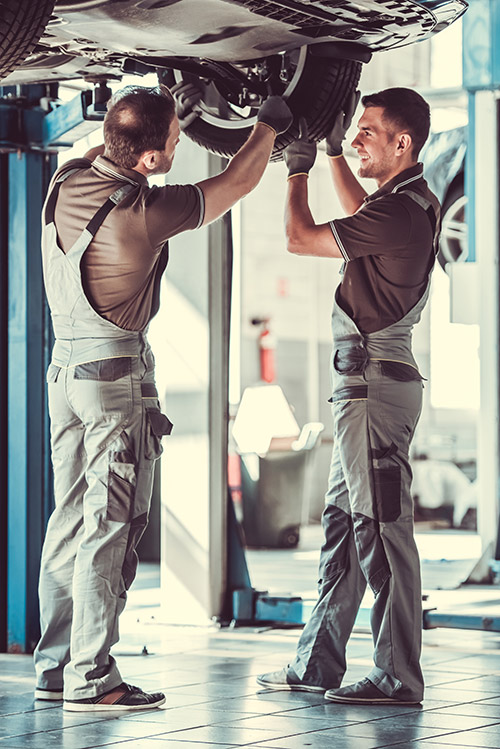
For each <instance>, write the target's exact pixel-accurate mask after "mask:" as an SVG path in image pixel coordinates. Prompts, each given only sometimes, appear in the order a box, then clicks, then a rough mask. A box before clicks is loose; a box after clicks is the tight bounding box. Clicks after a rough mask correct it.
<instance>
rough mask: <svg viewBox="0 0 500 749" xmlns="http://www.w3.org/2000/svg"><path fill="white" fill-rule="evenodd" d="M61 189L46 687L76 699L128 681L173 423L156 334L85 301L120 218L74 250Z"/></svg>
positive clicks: (55, 253) (41, 660)
mask: <svg viewBox="0 0 500 749" xmlns="http://www.w3.org/2000/svg"><path fill="white" fill-rule="evenodd" d="M75 171H77V170H71V171H69V172H67V173H65V174H63V175H62V176H60V177H59V179H58V180H57V181H56V183H55V185H54V186H53V188H52V190H51V192H50V194H49V196H48V198H47V201H46V205H45V209H44V222H43V224H44V226H43V239H42V248H43V266H44V278H45V288H46V293H47V299H48V302H49V306H50V310H51V314H52V322H53V326H54V333H55V345H54V349H53V353H52V361H51V364H50V367H49V370H48V373H47V381H48V399H49V414H50V421H51V449H52V462H53V468H54V493H55V510H54V512H53V514H52V515H51V517H50V520H49V523H48V527H47V533H46V537H45V542H44V546H43V552H42V561H41V570H40V585H39V594H40V619H41V639H40V642H39V643H38V646H37V648H36V651H35V668H36V673H37V686H38V687H42V688H45V689H50V690H60V689H62V688H63V684H64V697H65V698H66V699H83V698H87V697H93V696H96V695H99V694H101V693H102V692H105V691H107V690H109V689H113V688H114V687H115V686H117V685H118V684H120V683H121V681H122V677H121V676H120V673H119V672H118V669H117V667H116V663H115V661H114V659H113V658H112V657H111V656H110V654H109V651H110V648H111V646H112V645H113V644H114V643H116V642H117V641H118V617H119V615H120V613H121V612H122V610H123V608H124V606H125V601H126V595H127V594H126V591H127V589H128V588H129V587H130V584H131V583H132V580H133V579H134V576H135V571H136V566H137V554H136V552H135V547H136V545H137V542H138V541H139V539H140V537H141V535H142V532H143V531H144V528H145V526H146V524H147V518H148V511H149V503H150V497H151V489H152V478H153V467H154V462H155V460H156V459H157V458H158V457H159V455H160V453H161V444H160V440H161V436H162V435H163V434H168V433H169V431H170V429H171V424H170V422H169V421H168V419H167V418H166V417H165V416H164V415H163V414H161V412H160V410H159V404H158V394H157V391H156V386H155V381H154V360H153V356H152V353H151V350H150V347H149V344H148V342H147V340H146V336H145V331H140V332H137V331H127V330H123V329H121V328H119V327H118V326H116V325H114V324H113V323H111V322H108V321H107V320H105V319H104V318H102V317H101V316H100V315H99V314H98V313H97V312H96V311H95V310H94V309H93V307H92V306H91V305H90V303H89V302H88V300H87V297H86V295H85V292H84V289H83V285H82V278H81V273H80V263H81V260H82V257H83V254H84V252H85V250H86V249H87V247H88V246H89V244H90V242H91V241H92V239H93V237H94V235H95V233H96V232H97V230H98V229H99V227H100V226H101V224H102V222H103V221H104V219H105V217H106V216H107V215H108V213H109V212H110V210H112V209H113V207H114V206H115V205H116V204H117V203H119V202H120V201H121V200H122V199H123V198H124V197H125V196H126V195H127V193H128V192H129V191H130V190H131V189H133V185H132V184H129V183H130V180H128V179H127V180H126V183H125V178H124V180H123V181H124V185H123V187H120V188H119V189H118V190H117V191H116V192H115V193H113V195H111V196H110V198H108V200H107V201H106V202H105V204H104V205H103V206H102V207H101V209H100V210H99V211H97V213H96V214H95V216H94V217H93V218H92V220H91V221H90V222H89V224H88V225H87V227H86V228H85V230H84V231H83V232H82V234H81V235H80V237H79V238H78V239H77V241H76V242H75V244H74V245H73V246H72V247H71V249H70V250H69V251H68V252H67V254H64V252H63V251H62V250H61V249H60V247H59V245H58V240H57V232H56V227H55V225H54V209H55V204H56V200H57V196H58V192H59V187H60V185H61V183H62V182H63V181H64V179H66V178H68V177H71V174H73V173H74V172H75Z"/></svg>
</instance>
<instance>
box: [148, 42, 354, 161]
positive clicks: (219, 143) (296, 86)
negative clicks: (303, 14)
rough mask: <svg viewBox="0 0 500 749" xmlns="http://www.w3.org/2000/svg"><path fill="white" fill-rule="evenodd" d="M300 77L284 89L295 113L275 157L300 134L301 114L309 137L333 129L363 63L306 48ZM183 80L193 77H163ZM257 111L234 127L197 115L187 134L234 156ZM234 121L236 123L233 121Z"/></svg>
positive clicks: (211, 148) (318, 136)
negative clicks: (335, 57) (312, 51)
mask: <svg viewBox="0 0 500 749" xmlns="http://www.w3.org/2000/svg"><path fill="white" fill-rule="evenodd" d="M301 54H303V57H302V63H301V67H300V70H299V72H298V76H297V80H295V81H294V83H293V86H288V87H287V88H285V90H284V92H283V96H284V97H285V99H286V101H287V103H288V105H289V107H290V109H291V110H292V112H293V114H294V123H293V125H292V126H291V127H290V128H289V130H288V131H287V132H286V133H283V134H282V135H279V136H278V137H277V138H276V142H275V145H274V149H273V155H272V157H271V160H272V161H278V160H280V159H281V158H282V152H283V150H284V149H285V148H286V146H288V145H289V144H290V143H292V141H293V140H295V138H297V137H298V134H299V129H298V122H299V119H300V117H305V118H306V120H307V125H308V130H309V137H310V138H311V139H312V140H315V141H318V140H321V139H322V138H324V137H325V135H326V134H327V133H328V132H329V131H330V129H331V127H332V125H333V123H334V121H335V118H336V116H337V114H338V113H339V111H340V109H341V107H342V105H343V104H344V102H345V100H346V99H347V97H348V96H349V94H351V93H352V91H354V89H355V88H356V86H357V84H358V81H359V77H360V74H361V63H360V62H358V61H356V60H340V59H332V58H327V57H318V56H313V55H312V54H310V50H309V49H304V50H303V53H302V52H301ZM180 80H187V81H194V80H195V79H194V78H193V76H192V75H188V74H182V73H179V72H175V73H174V71H169V73H168V75H167V76H165V77H164V78H163V81H164V82H165V83H166V84H167V85H168V86H171V85H173V84H174V83H175V82H178V81H180ZM254 121H255V112H253V113H252V115H251V116H250V117H249V118H248V125H247V124H246V122H245V120H244V118H242V120H241V121H240V123H238V124H239V125H241V126H238V127H234V126H232V125H231V123H230V122H229V121H227V122H224V118H223V117H222V116H221V117H220V118H219V121H218V122H217V123H214V122H213V121H212V122H209V121H207V119H206V118H204V117H203V115H202V116H200V117H198V118H197V119H196V120H194V122H193V123H192V124H191V125H190V126H189V127H188V128H187V130H186V131H185V132H186V135H188V136H189V138H191V140H193V141H195V143H198V145H200V146H203V147H204V148H207V149H208V150H209V151H211V152H212V153H216V154H218V155H220V156H225V157H228V158H229V157H231V156H233V155H234V154H235V153H236V151H238V149H239V148H240V147H241V146H242V145H243V143H244V142H245V141H246V139H247V138H248V136H249V135H250V132H251V129H252V124H253V122H254ZM233 124H234V123H233Z"/></svg>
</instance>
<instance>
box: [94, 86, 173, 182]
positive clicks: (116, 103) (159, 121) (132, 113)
mask: <svg viewBox="0 0 500 749" xmlns="http://www.w3.org/2000/svg"><path fill="white" fill-rule="evenodd" d="M174 115H175V101H174V98H173V96H172V94H171V93H170V91H169V90H168V89H167V88H165V87H163V86H162V87H161V89H160V88H146V87H145V86H127V87H126V88H125V89H122V90H121V91H118V92H117V93H116V94H115V95H114V96H113V97H112V98H111V100H110V102H109V104H108V111H107V112H106V116H105V118H104V145H105V149H106V150H105V155H106V156H107V157H108V158H110V159H111V161H114V162H115V164H118V166H121V167H125V168H128V169H132V168H133V167H134V166H136V165H137V162H138V160H139V157H140V156H141V154H143V153H144V152H145V151H150V150H153V151H163V150H164V148H165V142H166V140H167V138H168V134H169V131H170V125H171V124H172V120H173V119H174Z"/></svg>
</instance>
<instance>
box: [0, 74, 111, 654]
mask: <svg viewBox="0 0 500 749" xmlns="http://www.w3.org/2000/svg"><path fill="white" fill-rule="evenodd" d="M55 93H56V91H55V90H54V85H53V84H51V85H37V86H21V87H19V88H16V89H12V88H11V87H10V88H9V89H6V88H1V87H0V97H3V98H1V99H0V151H1V152H2V154H1V155H0V170H1V175H0V176H1V177H2V180H1V186H0V211H1V216H0V218H1V219H2V221H1V226H0V249H1V253H2V274H1V277H2V280H1V281H0V316H1V317H0V320H1V324H2V327H1V337H0V374H3V375H4V377H3V382H4V383H7V388H5V387H4V388H3V394H2V399H1V400H0V415H1V416H2V420H1V424H0V434H1V441H2V458H1V460H5V462H6V465H5V466H2V468H5V470H4V471H2V481H3V482H4V486H3V487H2V488H3V489H5V490H6V491H2V495H1V496H2V499H1V501H0V526H1V527H0V652H1V651H4V650H8V651H10V652H22V653H26V652H31V651H32V650H33V648H34V646H35V644H36V642H37V639H38V636H39V625H38V595H37V585H38V570H39V561H40V551H41V546H42V541H43V536H44V532H45V526H46V523H47V520H48V517H49V514H50V511H51V509H52V504H53V500H52V497H53V492H52V472H51V464H50V449H49V441H50V438H49V420H48V413H47V404H46V385H45V372H46V370H47V366H48V363H49V358H50V353H51V349H52V327H51V324H50V316H49V312H48V308H47V305H46V302H45V295H44V290H43V279H42V263H41V253H40V240H41V212H42V206H43V201H44V197H45V194H46V190H47V187H48V184H49V181H50V178H51V176H52V174H53V173H54V171H55V169H56V167H57V149H58V148H61V147H68V146H70V145H72V144H73V143H74V141H75V140H76V139H77V138H79V137H82V135H84V134H87V133H88V132H90V131H91V130H93V129H95V128H96V127H99V126H100V124H101V122H102V119H103V108H104V103H103V102H102V101H100V102H99V106H98V107H97V109H99V110H100V111H97V109H96V108H95V107H94V106H93V102H92V93H91V92H84V93H82V94H81V95H79V96H78V97H76V98H75V100H73V101H72V102H70V103H69V105H68V108H67V109H66V108H65V106H64V105H63V106H61V107H56V108H53V109H52V111H49V110H48V109H47V107H46V106H43V107H42V106H41V103H42V102H43V101H46V100H47V98H49V99H51V98H53V96H54V94H55ZM89 93H90V97H89ZM75 102H76V103H75ZM78 113H79V114H78ZM5 390H6V394H5ZM5 425H6V426H5ZM5 456H7V457H6V458H5ZM5 477H7V478H5ZM4 497H6V499H7V501H6V502H5V501H4Z"/></svg>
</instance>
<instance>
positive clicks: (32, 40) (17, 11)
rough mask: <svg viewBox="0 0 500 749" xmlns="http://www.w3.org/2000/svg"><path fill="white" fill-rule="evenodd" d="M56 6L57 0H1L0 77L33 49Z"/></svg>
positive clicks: (7, 72)
mask: <svg viewBox="0 0 500 749" xmlns="http://www.w3.org/2000/svg"><path fill="white" fill-rule="evenodd" d="M53 8H54V0H0V80H2V79H3V78H5V77H6V76H7V75H9V73H11V72H12V71H13V70H15V69H16V68H17V67H19V65H20V64H21V63H22V62H23V60H24V59H25V58H26V57H27V56H28V55H29V54H30V53H31V52H32V50H33V48H34V47H35V45H36V43H37V42H38V40H39V39H40V37H41V36H42V34H43V32H44V29H45V27H46V25H47V23H48V20H49V18H50V16H51V13H52V10H53Z"/></svg>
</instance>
